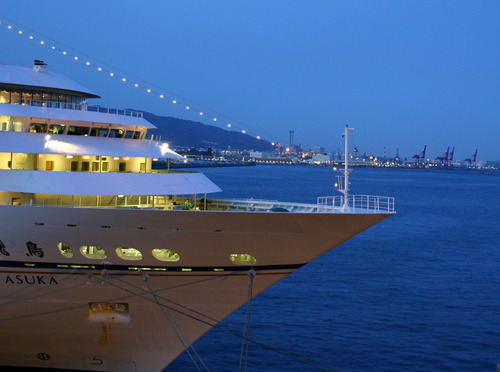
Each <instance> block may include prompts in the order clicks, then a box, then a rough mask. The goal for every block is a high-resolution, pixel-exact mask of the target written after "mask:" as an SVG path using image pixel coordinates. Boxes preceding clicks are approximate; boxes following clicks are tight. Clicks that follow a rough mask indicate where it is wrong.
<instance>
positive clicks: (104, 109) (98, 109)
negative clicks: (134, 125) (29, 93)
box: [6, 98, 143, 118]
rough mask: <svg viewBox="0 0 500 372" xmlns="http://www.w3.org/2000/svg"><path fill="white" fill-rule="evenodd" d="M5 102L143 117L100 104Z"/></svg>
mask: <svg viewBox="0 0 500 372" xmlns="http://www.w3.org/2000/svg"><path fill="white" fill-rule="evenodd" d="M6 103H10V104H14V105H22V106H36V107H49V108H58V109H66V110H80V111H91V112H102V113H105V114H113V115H122V116H131V117H135V118H142V117H143V113H142V112H139V111H132V110H122V109H116V108H110V107H102V106H89V105H88V104H87V103H73V102H58V101H43V100H37V99H26V98H10V99H9V102H6Z"/></svg>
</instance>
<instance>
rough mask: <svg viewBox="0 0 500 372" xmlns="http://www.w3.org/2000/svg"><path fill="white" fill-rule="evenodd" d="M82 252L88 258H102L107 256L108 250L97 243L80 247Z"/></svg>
mask: <svg viewBox="0 0 500 372" xmlns="http://www.w3.org/2000/svg"><path fill="white" fill-rule="evenodd" d="M80 253H81V254H82V255H83V256H84V257H87V258H91V259H95V260H100V259H103V258H107V257H108V256H107V255H106V252H105V251H104V249H102V248H101V247H98V246H95V245H84V246H82V247H80Z"/></svg>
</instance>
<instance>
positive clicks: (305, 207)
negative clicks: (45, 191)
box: [28, 195, 394, 213]
mask: <svg viewBox="0 0 500 372" xmlns="http://www.w3.org/2000/svg"><path fill="white" fill-rule="evenodd" d="M343 198H344V197H343V196H324V197H319V198H318V203H317V204H307V203H287V202H278V201H275V200H257V199H229V200H218V199H207V200H205V199H203V198H200V199H195V198H181V197H163V196H147V195H142V196H141V195H138V196H123V197H119V196H74V197H71V196H68V195H65V196H63V195H60V196H54V197H51V198H43V199H32V200H30V202H29V203H28V205H30V206H33V207H49V206H51V207H69V208H132V209H136V208H139V209H163V210H193V209H197V210H210V211H233V212H290V213H371V212H379V213H394V198H390V197H385V196H372V195H350V196H349V204H348V206H347V207H346V206H345V205H344V199H343Z"/></svg>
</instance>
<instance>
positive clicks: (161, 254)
mask: <svg viewBox="0 0 500 372" xmlns="http://www.w3.org/2000/svg"><path fill="white" fill-rule="evenodd" d="M152 253H153V257H154V258H156V259H157V260H160V261H169V262H176V261H179V260H180V259H181V257H180V256H179V253H177V252H174V251H173V250H171V249H153V250H152Z"/></svg>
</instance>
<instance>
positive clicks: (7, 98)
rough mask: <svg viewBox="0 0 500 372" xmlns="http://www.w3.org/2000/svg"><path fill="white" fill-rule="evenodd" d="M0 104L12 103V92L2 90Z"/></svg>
mask: <svg viewBox="0 0 500 372" xmlns="http://www.w3.org/2000/svg"><path fill="white" fill-rule="evenodd" d="M0 103H10V92H9V91H6V90H0Z"/></svg>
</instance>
